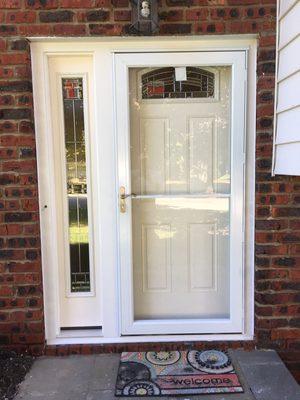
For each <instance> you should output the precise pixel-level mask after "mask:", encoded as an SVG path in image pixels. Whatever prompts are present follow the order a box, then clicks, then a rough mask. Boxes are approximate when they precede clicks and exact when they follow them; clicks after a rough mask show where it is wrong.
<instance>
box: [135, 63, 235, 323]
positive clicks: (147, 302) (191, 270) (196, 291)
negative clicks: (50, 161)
mask: <svg viewBox="0 0 300 400" xmlns="http://www.w3.org/2000/svg"><path fill="white" fill-rule="evenodd" d="M130 107H131V112H130V124H131V133H130V144H131V154H130V157H131V191H132V193H133V195H132V243H133V247H132V259H133V283H134V319H135V320H141V319H178V318H180V319H205V318H229V315H230V257H229V254H230V251H229V250H230V227H229V221H230V190H231V189H230V186H231V169H230V168H231V165H230V159H231V153H230V151H231V150H230V142H231V141H230V131H231V128H230V114H231V67H227V66H224V67H223V66H222V67H215V66H210V67H197V66H193V67H190V66H188V65H187V66H186V67H172V66H170V67H164V68H161V67H160V68H147V69H145V68H144V69H138V68H131V69H130Z"/></svg>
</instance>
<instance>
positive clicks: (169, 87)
mask: <svg viewBox="0 0 300 400" xmlns="http://www.w3.org/2000/svg"><path fill="white" fill-rule="evenodd" d="M214 94H215V74H214V73H213V72H210V71H208V70H206V69H203V68H200V67H179V68H174V67H164V68H156V69H153V70H152V71H150V72H146V73H144V74H143V75H142V98H143V99H173V98H174V99H178V98H183V99H185V98H211V97H214Z"/></svg>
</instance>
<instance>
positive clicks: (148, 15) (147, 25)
mask: <svg viewBox="0 0 300 400" xmlns="http://www.w3.org/2000/svg"><path fill="white" fill-rule="evenodd" d="M131 5H132V24H131V26H130V33H135V34H140V35H151V34H152V33H155V32H157V30H158V12H157V0H131Z"/></svg>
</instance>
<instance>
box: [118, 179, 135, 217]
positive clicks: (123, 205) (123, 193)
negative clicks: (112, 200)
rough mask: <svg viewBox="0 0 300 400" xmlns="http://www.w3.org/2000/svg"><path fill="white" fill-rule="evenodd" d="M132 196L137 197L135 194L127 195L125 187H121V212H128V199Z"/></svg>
mask: <svg viewBox="0 0 300 400" xmlns="http://www.w3.org/2000/svg"><path fill="white" fill-rule="evenodd" d="M130 196H136V194H135V193H127V194H126V190H125V186H121V187H120V194H119V204H120V212H121V213H125V212H126V199H127V197H130Z"/></svg>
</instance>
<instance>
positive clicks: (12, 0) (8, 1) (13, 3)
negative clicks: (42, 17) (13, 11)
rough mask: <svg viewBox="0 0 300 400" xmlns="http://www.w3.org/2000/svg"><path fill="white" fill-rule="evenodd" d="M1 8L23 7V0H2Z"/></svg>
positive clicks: (0, 2) (0, 0)
mask: <svg viewBox="0 0 300 400" xmlns="http://www.w3.org/2000/svg"><path fill="white" fill-rule="evenodd" d="M0 8H4V9H10V8H21V0H0Z"/></svg>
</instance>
